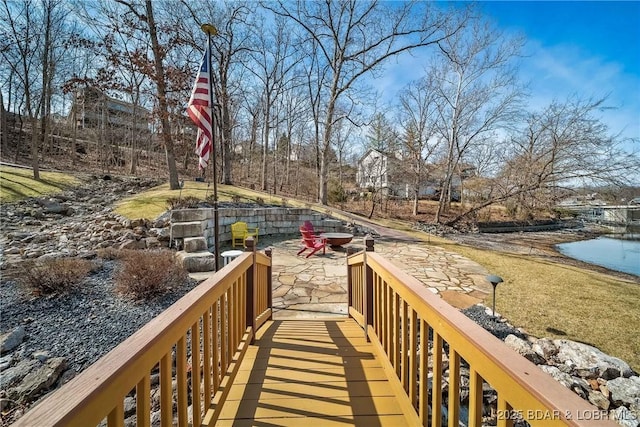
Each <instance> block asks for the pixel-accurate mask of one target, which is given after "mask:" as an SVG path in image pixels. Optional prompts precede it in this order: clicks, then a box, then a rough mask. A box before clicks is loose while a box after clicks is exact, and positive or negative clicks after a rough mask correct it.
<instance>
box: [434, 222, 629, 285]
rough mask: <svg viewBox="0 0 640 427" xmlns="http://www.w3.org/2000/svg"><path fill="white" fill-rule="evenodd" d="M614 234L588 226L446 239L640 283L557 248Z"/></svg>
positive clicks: (459, 236)
mask: <svg viewBox="0 0 640 427" xmlns="http://www.w3.org/2000/svg"><path fill="white" fill-rule="evenodd" d="M607 234H611V233H609V232H608V230H607V229H606V228H604V227H601V226H597V225H587V226H585V227H581V228H572V229H562V230H556V231H532V232H514V233H459V234H447V235H445V236H444V237H445V238H446V239H449V240H453V241H455V242H458V243H462V244H465V245H468V246H472V247H474V248H478V249H486V250H491V251H497V252H506V253H515V254H521V255H532V256H536V257H539V258H542V259H545V260H549V261H552V262H556V263H559V264H565V265H571V266H574V267H578V268H582V269H585V270H591V271H597V272H599V273H604V274H608V275H610V276H614V277H616V278H618V279H622V280H626V281H630V282H633V283H638V284H640V276H636V275H633V274H629V273H623V272H620V271H616V270H611V269H608V268H605V267H601V266H599V265H595V264H589V263H587V262H583V261H579V260H577V259H574V258H570V257H568V256H566V255H564V254H562V253H561V252H560V251H558V250H557V249H556V245H557V244H559V243H569V242H577V241H581V240H589V239H595V238H597V237H600V236H605V235H607Z"/></svg>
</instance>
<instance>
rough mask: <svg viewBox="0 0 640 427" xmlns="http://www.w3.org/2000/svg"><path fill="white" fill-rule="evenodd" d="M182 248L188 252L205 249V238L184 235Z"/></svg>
mask: <svg viewBox="0 0 640 427" xmlns="http://www.w3.org/2000/svg"><path fill="white" fill-rule="evenodd" d="M183 250H184V251H185V252H188V253H193V252H202V251H206V250H207V239H205V238H204V237H185V238H184V241H183Z"/></svg>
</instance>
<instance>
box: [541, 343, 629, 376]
mask: <svg viewBox="0 0 640 427" xmlns="http://www.w3.org/2000/svg"><path fill="white" fill-rule="evenodd" d="M553 343H554V345H555V346H556V347H557V348H558V353H557V354H556V358H557V360H558V361H559V362H560V363H563V364H566V365H571V366H572V368H573V371H574V372H575V373H576V374H578V375H579V376H581V377H583V378H596V377H600V378H604V379H605V380H610V379H614V378H617V377H620V376H623V377H625V378H628V377H630V376H631V375H633V370H632V369H631V367H630V366H629V365H628V364H627V363H626V362H625V361H624V360H622V359H618V358H617V357H613V356H609V355H608V354H605V353H603V352H602V351H600V350H598V349H597V348H595V347H593V346H590V345H587V344H582V343H579V342H575V341H569V340H554V341H553Z"/></svg>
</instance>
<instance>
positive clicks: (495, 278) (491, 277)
mask: <svg viewBox="0 0 640 427" xmlns="http://www.w3.org/2000/svg"><path fill="white" fill-rule="evenodd" d="M487 280H488V281H489V282H490V283H491V286H493V319H494V320H495V318H496V286H498V283H502V282H503V280H502V277H500V276H495V275H493V274H490V275H489V276H487Z"/></svg>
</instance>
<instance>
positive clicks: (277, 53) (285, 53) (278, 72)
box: [246, 18, 298, 192]
mask: <svg viewBox="0 0 640 427" xmlns="http://www.w3.org/2000/svg"><path fill="white" fill-rule="evenodd" d="M287 23H288V22H287V21H286V20H285V19H283V18H276V20H275V22H274V23H273V24H272V25H270V28H271V30H269V29H267V28H265V27H264V23H263V24H262V25H261V26H258V27H256V28H255V29H254V30H255V40H256V43H257V45H256V47H255V49H252V51H251V53H250V54H249V55H250V57H251V59H252V61H251V62H247V64H246V65H247V69H248V70H249V72H250V73H251V74H253V76H254V77H255V78H256V79H257V80H258V81H259V82H260V85H259V86H258V87H259V88H260V91H261V94H262V95H261V99H262V102H263V107H262V108H261V111H262V113H263V119H262V124H263V130H262V139H263V143H262V147H263V148H262V167H261V174H260V177H261V178H260V186H261V188H262V190H263V191H264V190H267V162H268V158H267V157H268V156H267V153H268V148H269V145H270V141H271V129H274V128H276V127H277V124H278V123H279V121H280V120H282V118H281V117H278V116H277V115H276V114H274V109H275V108H276V105H277V104H278V103H279V102H280V98H281V96H282V94H283V93H284V90H285V88H286V87H287V86H288V83H289V82H288V79H291V77H290V74H291V71H292V70H293V68H294V67H295V66H296V64H297V62H298V58H296V50H295V49H294V48H293V45H292V41H291V30H290V29H289V28H287ZM276 139H277V136H276V138H274V141H275V140H276ZM273 145H274V150H273V154H274V156H276V153H277V152H278V150H276V149H275V145H276V144H275V142H274V144H273ZM276 164H277V159H276V158H274V159H273V165H272V166H273V167H274V168H275V167H276ZM276 179H277V176H276V174H275V173H274V174H273V180H274V183H273V190H274V192H275V191H276V189H277V183H276Z"/></svg>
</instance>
